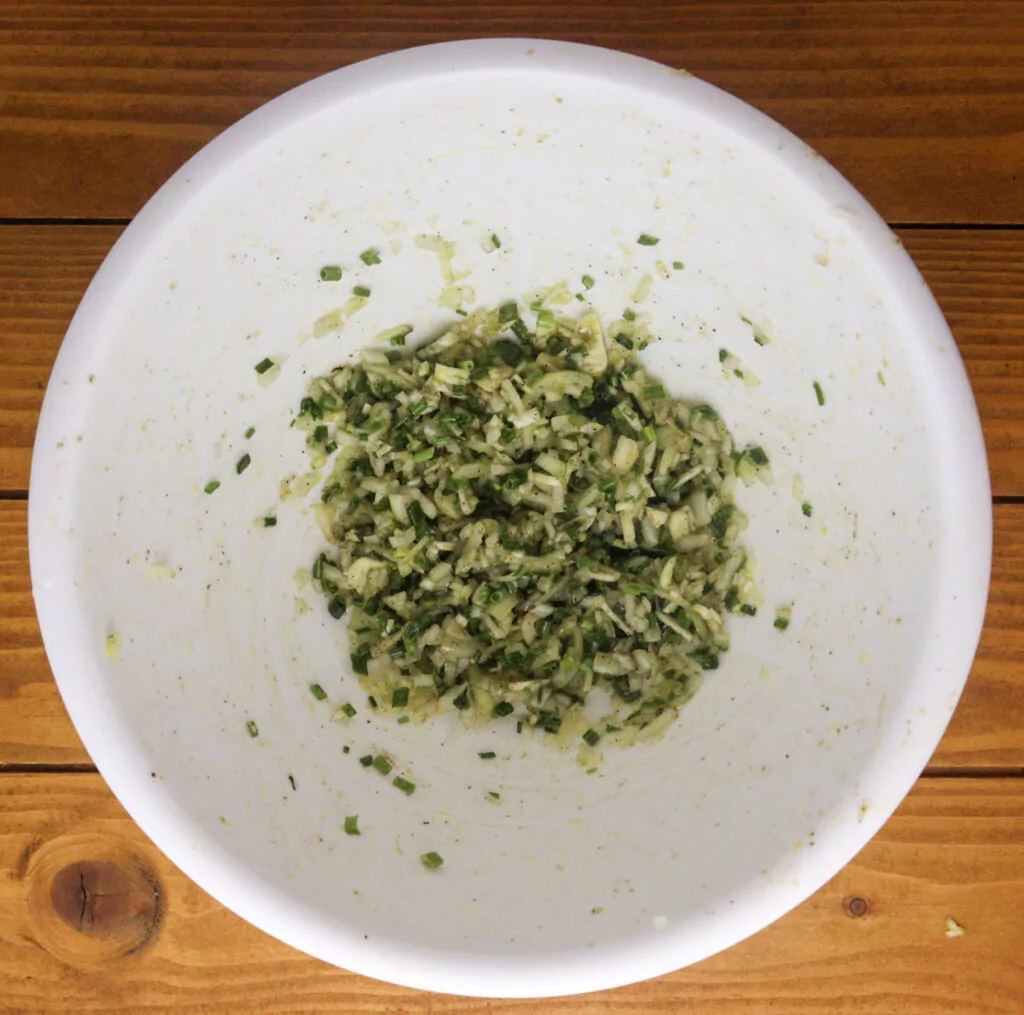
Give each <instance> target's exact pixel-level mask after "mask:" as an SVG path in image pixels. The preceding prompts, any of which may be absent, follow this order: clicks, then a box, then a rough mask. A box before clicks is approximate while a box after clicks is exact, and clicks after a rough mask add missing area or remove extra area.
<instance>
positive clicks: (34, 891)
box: [28, 836, 164, 967]
mask: <svg viewBox="0 0 1024 1015" xmlns="http://www.w3.org/2000/svg"><path fill="white" fill-rule="evenodd" d="M81 838H82V839H84V840H86V841H79V840H80V837H78V836H69V837H67V838H61V839H55V840H53V841H51V842H49V843H47V844H46V845H44V846H43V847H42V848H41V849H40V850H39V852H38V854H37V856H36V857H34V858H33V859H34V860H35V861H36V862H34V863H32V865H31V868H30V871H29V877H28V880H29V882H30V885H29V892H28V906H29V918H30V922H31V925H32V931H33V935H34V937H35V939H36V940H37V941H38V942H39V944H40V945H42V946H43V947H44V948H45V949H46V950H47V951H49V952H51V953H52V954H54V955H56V956H57V957H58V958H60V959H62V960H64V961H65V962H68V963H70V964H72V965H75V966H82V967H92V966H97V965H100V966H102V965H105V964H108V963H109V962H110V960H112V959H118V958H122V957H124V956H127V955H132V954H134V953H135V952H138V951H139V950H141V949H142V948H145V947H146V946H147V945H148V944H149V943H150V942H151V941H152V940H153V938H154V937H155V935H156V933H157V931H158V929H159V927H160V923H161V921H162V919H163V913H164V897H163V889H162V887H161V885H160V880H159V878H158V877H157V874H156V871H155V870H154V869H153V866H152V865H151V864H150V863H149V862H148V861H147V860H146V859H145V858H144V857H142V856H140V855H139V853H138V852H137V851H136V850H135V849H134V848H133V847H132V846H131V845H129V844H127V843H124V844H121V843H117V842H110V841H105V840H102V839H100V840H97V837H96V836H88V837H81ZM83 854H84V856H85V857H86V858H84V859H83ZM90 854H92V855H90Z"/></svg>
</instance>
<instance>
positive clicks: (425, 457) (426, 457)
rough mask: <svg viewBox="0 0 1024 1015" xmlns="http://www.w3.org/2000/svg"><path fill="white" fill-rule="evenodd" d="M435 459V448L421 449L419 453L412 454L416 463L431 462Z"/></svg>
mask: <svg viewBox="0 0 1024 1015" xmlns="http://www.w3.org/2000/svg"><path fill="white" fill-rule="evenodd" d="M433 457H434V449H433V448H420V449H419V451H414V452H413V453H412V460H413V461H414V462H429V461H430V459H431V458H433Z"/></svg>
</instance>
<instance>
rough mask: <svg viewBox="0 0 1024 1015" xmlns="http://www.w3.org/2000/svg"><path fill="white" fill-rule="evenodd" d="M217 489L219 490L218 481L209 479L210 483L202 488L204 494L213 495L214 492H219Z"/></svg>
mask: <svg viewBox="0 0 1024 1015" xmlns="http://www.w3.org/2000/svg"><path fill="white" fill-rule="evenodd" d="M219 489H220V480H219V479H211V480H210V482H209V483H207V484H206V486H204V487H203V490H205V491H206V493H213V492H214V490H219Z"/></svg>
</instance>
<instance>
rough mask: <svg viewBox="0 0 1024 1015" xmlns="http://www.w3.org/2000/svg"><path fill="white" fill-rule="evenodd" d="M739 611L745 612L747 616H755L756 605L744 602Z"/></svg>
mask: <svg viewBox="0 0 1024 1015" xmlns="http://www.w3.org/2000/svg"><path fill="white" fill-rule="evenodd" d="M740 613H745V614H746V615H747V616H748V617H756V616H757V607H756V606H753V605H752V604H750V603H744V604H743V605H742V606H741V607H740Z"/></svg>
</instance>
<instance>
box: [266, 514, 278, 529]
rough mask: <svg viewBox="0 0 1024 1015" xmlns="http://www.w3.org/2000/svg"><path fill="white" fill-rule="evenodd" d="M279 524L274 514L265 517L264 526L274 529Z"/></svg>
mask: <svg viewBox="0 0 1024 1015" xmlns="http://www.w3.org/2000/svg"><path fill="white" fill-rule="evenodd" d="M276 524H277V518H276V517H275V516H274V515H267V516H266V518H264V519H263V528H265V529H272V528H273V527H274V526H275V525H276Z"/></svg>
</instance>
